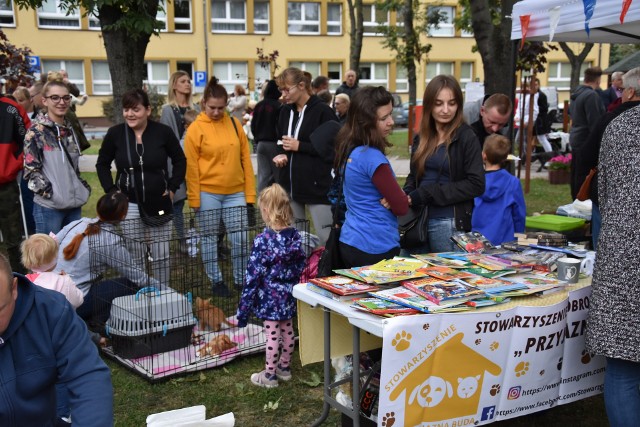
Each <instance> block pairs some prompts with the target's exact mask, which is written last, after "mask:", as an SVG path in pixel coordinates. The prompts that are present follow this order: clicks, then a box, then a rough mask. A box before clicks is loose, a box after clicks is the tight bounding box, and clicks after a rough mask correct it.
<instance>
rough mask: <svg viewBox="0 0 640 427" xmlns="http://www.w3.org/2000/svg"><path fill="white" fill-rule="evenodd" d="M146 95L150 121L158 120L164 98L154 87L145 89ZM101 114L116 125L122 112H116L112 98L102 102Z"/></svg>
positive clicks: (164, 101)
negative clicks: (149, 104) (149, 109)
mask: <svg viewBox="0 0 640 427" xmlns="http://www.w3.org/2000/svg"><path fill="white" fill-rule="evenodd" d="M147 95H149V102H150V103H151V117H150V119H152V120H158V119H159V118H160V113H161V111H162V106H163V105H164V104H165V103H166V97H165V96H164V95H162V94H160V93H158V90H157V89H156V88H155V87H154V86H151V87H148V88H147ZM102 114H103V115H104V116H105V117H106V118H107V119H109V121H110V122H111V123H118V122H120V119H121V117H122V112H120V111H118V112H116V111H115V109H114V105H113V98H110V99H108V100H106V101H102Z"/></svg>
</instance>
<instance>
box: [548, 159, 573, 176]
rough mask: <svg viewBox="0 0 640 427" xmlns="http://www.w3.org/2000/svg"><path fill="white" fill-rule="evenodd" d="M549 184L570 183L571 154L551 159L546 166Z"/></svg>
mask: <svg viewBox="0 0 640 427" xmlns="http://www.w3.org/2000/svg"><path fill="white" fill-rule="evenodd" d="M547 169H548V171H549V184H569V182H571V174H570V170H571V153H569V154H567V155H562V154H560V155H559V156H555V157H552V158H551V160H549V163H548V164H547Z"/></svg>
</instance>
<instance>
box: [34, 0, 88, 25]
mask: <svg viewBox="0 0 640 427" xmlns="http://www.w3.org/2000/svg"><path fill="white" fill-rule="evenodd" d="M61 3H62V1H61V0H45V1H43V2H42V6H40V7H39V8H38V27H40V28H64V29H70V28H78V29H79V28H80V13H79V12H78V9H72V10H71V11H70V12H71V13H70V14H67V11H66V10H65V9H64V8H63V7H62V5H61Z"/></svg>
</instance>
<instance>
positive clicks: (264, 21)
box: [253, 0, 271, 34]
mask: <svg viewBox="0 0 640 427" xmlns="http://www.w3.org/2000/svg"><path fill="white" fill-rule="evenodd" d="M257 4H266V5H267V18H266V19H258V18H256V5H257ZM270 22H271V2H269V1H268V0H265V1H257V0H256V1H255V2H254V3H253V33H254V34H271V23H270ZM257 24H263V25H266V26H267V29H266V31H259V30H256V26H257Z"/></svg>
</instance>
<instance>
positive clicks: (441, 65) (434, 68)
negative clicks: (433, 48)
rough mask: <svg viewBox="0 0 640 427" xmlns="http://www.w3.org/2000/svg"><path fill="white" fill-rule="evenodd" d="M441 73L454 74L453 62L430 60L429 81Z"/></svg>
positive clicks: (428, 65)
mask: <svg viewBox="0 0 640 427" xmlns="http://www.w3.org/2000/svg"><path fill="white" fill-rule="evenodd" d="M440 74H446V75H448V76H452V75H453V62H429V63H428V64H427V80H426V81H427V83H429V82H430V81H431V79H432V78H434V77H435V76H438V75H440Z"/></svg>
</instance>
